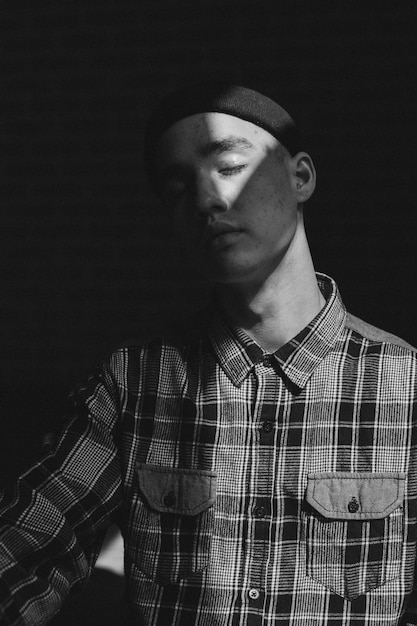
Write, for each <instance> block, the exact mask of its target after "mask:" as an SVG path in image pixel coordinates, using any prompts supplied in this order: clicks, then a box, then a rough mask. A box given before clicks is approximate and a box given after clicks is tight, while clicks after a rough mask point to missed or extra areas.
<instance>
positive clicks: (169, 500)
mask: <svg viewBox="0 0 417 626" xmlns="http://www.w3.org/2000/svg"><path fill="white" fill-rule="evenodd" d="M176 501H177V498H176V497H175V493H174V492H173V491H170V492H169V493H167V494H166V496H164V500H163V502H164V504H165V506H174V504H175V503H176Z"/></svg>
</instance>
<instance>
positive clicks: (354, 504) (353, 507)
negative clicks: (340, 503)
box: [348, 496, 359, 513]
mask: <svg viewBox="0 0 417 626" xmlns="http://www.w3.org/2000/svg"><path fill="white" fill-rule="evenodd" d="M348 511H349V513H357V511H359V502H358V501H357V500H356V498H355V496H352V499H351V501H350V502H349V504H348Z"/></svg>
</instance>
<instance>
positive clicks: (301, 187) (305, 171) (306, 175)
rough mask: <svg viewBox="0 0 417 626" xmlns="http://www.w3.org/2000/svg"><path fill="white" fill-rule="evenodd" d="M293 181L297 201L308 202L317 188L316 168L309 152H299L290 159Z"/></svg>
mask: <svg viewBox="0 0 417 626" xmlns="http://www.w3.org/2000/svg"><path fill="white" fill-rule="evenodd" d="M290 172H291V181H292V185H293V191H294V194H295V197H296V199H297V202H300V203H301V202H306V200H308V199H309V198H310V197H311V196H312V195H313V192H314V190H315V188H316V169H315V167H314V163H313V160H312V158H311V157H310V155H309V154H307V152H298V153H297V154H295V155H294V156H293V157H292V158H291V161H290Z"/></svg>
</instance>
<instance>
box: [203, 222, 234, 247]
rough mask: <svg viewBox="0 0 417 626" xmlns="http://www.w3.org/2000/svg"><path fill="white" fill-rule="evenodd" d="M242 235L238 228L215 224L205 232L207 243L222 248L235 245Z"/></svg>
mask: <svg viewBox="0 0 417 626" xmlns="http://www.w3.org/2000/svg"><path fill="white" fill-rule="evenodd" d="M241 234H242V231H241V230H240V229H239V228H237V227H236V226H232V225H231V224H225V223H214V224H211V225H210V226H208V227H207V229H206V232H205V236H204V239H205V242H206V243H207V244H208V245H212V246H221V245H227V244H229V243H233V241H234V240H235V239H236V238H237V237H239V235H241Z"/></svg>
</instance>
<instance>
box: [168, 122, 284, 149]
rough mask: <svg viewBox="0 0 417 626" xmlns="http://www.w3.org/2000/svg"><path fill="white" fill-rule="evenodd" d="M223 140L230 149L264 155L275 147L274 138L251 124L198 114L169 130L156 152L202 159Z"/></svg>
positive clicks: (177, 123)
mask: <svg viewBox="0 0 417 626" xmlns="http://www.w3.org/2000/svg"><path fill="white" fill-rule="evenodd" d="M225 139H227V140H229V145H230V149H232V147H233V148H234V149H236V150H248V149H251V147H252V149H254V150H261V151H263V150H266V149H271V148H275V147H276V146H277V145H278V141H277V139H275V137H274V136H273V135H271V134H270V133H269V132H267V131H266V130H264V129H263V128H260V127H259V126H256V125H255V124H252V122H247V121H246V120H242V119H241V118H239V117H235V116H233V115H228V114H226V113H198V114H196V115H191V116H190V117H186V118H184V119H182V120H180V121H178V122H176V123H175V124H173V125H172V126H171V127H170V128H168V130H166V131H165V133H164V134H163V135H162V137H161V138H160V140H159V142H158V146H157V152H158V155H159V156H161V157H168V156H169V157H173V156H175V155H178V156H182V155H184V154H186V153H194V155H197V154H200V155H202V156H204V154H205V150H206V149H207V147H208V146H209V145H210V144H211V143H212V142H219V141H221V140H225ZM233 139H236V140H237V141H233ZM223 145H225V146H226V145H227V143H224V144H223Z"/></svg>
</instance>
